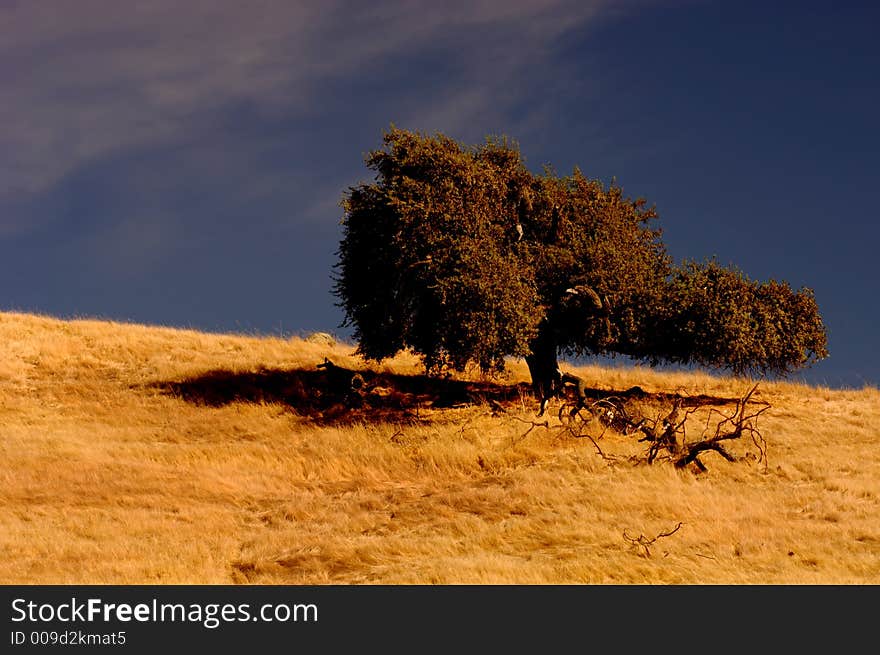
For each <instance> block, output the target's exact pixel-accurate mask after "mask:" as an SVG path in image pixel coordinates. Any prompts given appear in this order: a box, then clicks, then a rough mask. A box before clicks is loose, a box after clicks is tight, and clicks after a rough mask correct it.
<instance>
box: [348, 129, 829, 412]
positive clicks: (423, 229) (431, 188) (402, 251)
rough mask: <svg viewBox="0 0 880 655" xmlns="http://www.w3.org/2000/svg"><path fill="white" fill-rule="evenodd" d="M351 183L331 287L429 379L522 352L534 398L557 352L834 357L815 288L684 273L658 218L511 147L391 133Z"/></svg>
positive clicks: (385, 353) (369, 345)
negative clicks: (535, 166) (368, 175)
mask: <svg viewBox="0 0 880 655" xmlns="http://www.w3.org/2000/svg"><path fill="white" fill-rule="evenodd" d="M366 164H367V166H368V168H369V169H371V170H373V171H375V180H374V182H372V183H364V184H360V185H358V186H355V187H352V188H350V189H348V191H347V192H346V193H345V194H344V197H343V201H342V207H343V210H344V218H343V238H342V240H341V242H340V246H339V253H338V254H339V261H338V263H337V265H336V268H337V274H336V278H335V288H334V293H335V294H336V296H337V297H338V298H339V300H340V303H339V304H340V306H341V307H342V308H343V310H344V311H345V317H346V318H345V321H346V324H347V325H350V326H352V327H353V329H354V336H355V338H356V339H357V340H358V343H359V352H360V353H361V354H363V355H364V356H366V357H367V358H370V359H375V360H381V359H383V358H385V357H389V356H392V355H394V354H395V353H397V352H398V351H400V350H401V349H404V348H410V349H412V350H413V351H415V352H416V353H418V354H420V355H421V356H422V357H423V359H424V362H425V365H426V368H427V369H428V370H429V371H437V370H439V369H440V368H442V367H444V366H449V367H451V368H453V369H456V370H462V369H463V368H464V367H465V366H466V365H467V364H468V363H469V362H474V363H476V364H477V365H478V366H479V367H480V368H481V369H482V370H484V371H491V370H501V369H502V368H503V366H504V361H505V358H506V357H507V356H518V357H524V358H525V359H526V362H527V363H528V366H529V370H530V372H531V375H532V382H533V385H534V387H535V391H536V393H538V394H539V395H541V396H542V397H549V396H550V395H552V394H553V393H554V392H555V391H556V390H557V388H558V379H559V377H558V376H559V373H558V366H557V357H558V356H559V354H560V353H563V354H568V355H574V356H583V355H594V354H602V353H608V354H622V355H628V356H631V357H633V358H635V359H637V360H640V361H646V362H649V363H652V364H657V363H660V362H673V363H682V364H691V363H693V364H699V365H703V366H708V367H714V368H726V369H729V370H732V371H734V372H736V373H743V372H748V371H759V372H763V373H776V374H784V373H787V372H789V371H791V370H794V369H796V368H798V367H801V366H804V365H807V364H809V363H812V362H814V361H817V360H819V359H822V358H823V357H825V356H827V350H826V339H825V328H824V325H823V324H822V319H821V317H820V315H819V312H818V307H817V305H816V302H815V299H814V298H813V294H812V291H810V290H809V289H801V290H800V291H797V292H795V291H793V290H792V289H791V288H790V287H789V286H788V285H787V284H785V283H778V282H775V281H771V282H769V283H765V284H759V283H756V282H753V281H751V280H749V279H748V278H746V277H745V276H744V275H743V274H742V273H740V272H739V271H736V270H733V269H727V268H723V267H721V266H720V265H718V264H717V263H716V262H714V261H710V262H705V263H702V264H697V263H694V262H687V263H685V264H684V265H682V266H680V267H678V266H674V265H673V263H672V262H671V260H670V258H669V256H668V255H667V254H666V250H665V248H664V246H663V243H662V241H661V238H660V237H661V235H660V231H659V229H657V228H656V227H654V222H655V220H656V218H657V216H656V212H655V210H654V209H653V208H650V207H647V205H646V203H645V201H644V200H643V199H637V200H630V199H629V198H627V197H625V196H624V194H623V190H622V189H621V188H620V187H619V186H617V185H616V184H615V183H612V184H611V185H609V186H607V187H606V186H605V185H603V184H602V183H601V182H599V181H596V180H590V179H588V178H586V177H585V176H584V175H583V174H582V173H581V172H580V171H579V170H577V169H575V171H574V172H573V173H572V174H571V175H570V176H565V177H562V176H558V175H556V174H555V172H554V171H553V170H551V169H549V168H548V169H545V170H544V171H543V173H542V174H540V175H536V174H533V173H531V172H530V171H529V170H528V169H527V168H526V166H525V163H524V161H523V159H522V156H521V154H520V152H519V149H518V147H517V146H516V144H514V143H511V142H510V141H508V140H507V139H506V138H503V137H502V138H489V139H487V140H486V143H485V144H483V145H480V146H465V145H462V144H459V143H457V142H456V141H454V140H452V139H450V138H449V137H447V136H444V135H442V134H436V135H434V136H428V135H423V134H419V133H414V132H409V131H406V130H402V129H398V128H395V127H394V126H392V127H391V129H390V130H389V131H388V132H387V133H386V134H385V135H384V147H383V148H382V149H379V150H375V151H373V152H371V153H369V155H368V156H367V157H366Z"/></svg>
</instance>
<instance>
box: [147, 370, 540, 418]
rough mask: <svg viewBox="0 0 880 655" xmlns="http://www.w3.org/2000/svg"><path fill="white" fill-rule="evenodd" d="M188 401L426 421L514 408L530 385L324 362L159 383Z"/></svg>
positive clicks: (218, 372)
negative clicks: (449, 413)
mask: <svg viewBox="0 0 880 655" xmlns="http://www.w3.org/2000/svg"><path fill="white" fill-rule="evenodd" d="M154 386H155V387H156V388H159V389H161V390H162V391H163V392H165V393H167V394H169V395H173V396H175V397H178V398H181V399H183V400H185V401H187V402H190V403H194V404H197V405H203V406H208V407H221V406H224V405H228V404H230V403H234V402H252V403H280V404H283V405H286V406H288V407H290V408H291V409H292V410H293V411H295V412H296V413H297V414H299V415H301V416H304V417H307V418H309V419H311V420H313V421H315V422H316V423H320V424H325V425H326V424H340V423H355V422H372V423H378V422H385V423H399V422H412V421H418V420H424V416H423V415H422V414H423V413H425V412H426V411H427V410H433V409H448V408H454V407H466V406H471V405H482V404H488V405H494V406H499V405H512V404H513V403H514V402H519V401H520V399H521V398H523V396H524V395H525V396H529V395H530V389H529V387H528V385H525V384H517V385H504V384H496V383H492V382H467V381H462V380H452V379H446V378H436V377H429V376H426V375H401V374H395V373H379V372H375V371H370V370H353V369H347V368H344V367H341V366H337V365H335V364H332V363H331V362H329V361H328V360H325V362H324V363H323V364H320V365H319V367H318V368H317V369H302V368H297V369H264V370H260V371H257V372H249V373H236V372H233V371H227V370H215V371H209V372H207V373H204V374H202V375H198V376H196V377H192V378H187V379H184V380H180V381H169V382H159V383H156V384H155V385H154Z"/></svg>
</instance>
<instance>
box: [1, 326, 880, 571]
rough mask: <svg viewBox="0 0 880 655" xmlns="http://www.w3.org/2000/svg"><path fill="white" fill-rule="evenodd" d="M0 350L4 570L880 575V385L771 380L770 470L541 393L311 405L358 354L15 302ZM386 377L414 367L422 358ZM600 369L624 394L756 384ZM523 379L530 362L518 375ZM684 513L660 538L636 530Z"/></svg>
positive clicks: (514, 377) (731, 392) (739, 389)
mask: <svg viewBox="0 0 880 655" xmlns="http://www.w3.org/2000/svg"><path fill="white" fill-rule="evenodd" d="M0 344H2V346H0V348H2V353H3V357H2V358H0V457H2V461H3V466H2V468H0V583H230V582H243V583H244V582H247V583H294V584H299V583H309V584H312V583H316V584H322V583H426V582H438V583H453V582H455V583H457V582H469V583H508V582H510V583H513V582H516V583H878V582H880V452H878V450H880V449H878V448H877V446H878V442H880V427H878V426H880V392H878V391H877V390H876V389H870V388H867V389H863V390H856V391H832V390H828V389H821V388H812V387H806V386H799V385H793V384H783V383H768V384H762V385H761V387H760V393H761V398H762V400H765V401H768V402H770V403H771V404H772V409H771V410H770V411H769V412H768V413H767V414H766V415H765V416H762V417H761V420H762V425H761V428H762V431H763V433H764V436H765V437H766V438H767V442H768V458H769V466H768V467H766V468H765V467H764V466H759V465H757V464H756V463H755V462H752V463H751V464H749V463H747V462H737V463H728V462H726V461H724V460H722V459H721V458H720V457H716V456H714V455H708V456H706V457H705V463H706V464H707V465H708V467H709V471H708V472H707V473H702V474H698V473H696V472H694V471H692V470H690V469H688V470H683V471H678V470H675V469H673V468H672V467H671V466H670V465H668V464H662V463H657V464H654V465H653V466H647V465H640V466H635V465H632V464H629V463H627V462H625V461H623V462H621V463H619V464H614V465H610V464H609V463H608V462H606V461H605V460H604V459H603V458H601V457H600V456H599V455H598V454H597V451H596V448H595V447H594V445H593V444H592V443H591V442H590V441H589V440H587V439H575V438H572V437H571V436H570V435H568V434H566V433H565V432H564V431H563V430H561V429H559V428H557V427H556V425H557V422H556V419H555V409H554V411H552V412H551V413H550V414H551V416H552V417H553V418H551V419H550V423H549V425H550V427H549V428H544V427H536V428H534V429H532V430H531V431H529V432H528V433H526V432H527V431H528V428H529V427H531V424H530V423H529V422H530V421H533V420H537V419H535V416H534V403H533V401H532V400H531V399H529V398H526V397H523V398H522V400H518V399H517V398H518V395H517V394H518V391H517V390H516V388H515V387H509V388H508V391H511V393H510V394H509V395H508V396H507V398H506V400H505V401H504V402H505V406H506V407H507V409H508V411H507V412H506V413H501V414H499V415H497V416H493V415H492V412H491V411H490V407H489V406H488V405H486V404H474V405H467V404H462V403H452V405H453V406H452V407H450V408H447V409H442V410H440V409H436V408H434V409H431V408H429V407H427V406H425V407H421V405H420V404H419V403H415V405H412V404H411V405H410V406H409V407H408V408H407V409H406V410H405V411H403V410H401V412H400V414H399V415H398V416H394V415H392V414H389V415H383V416H379V417H371V416H366V415H364V416H360V415H359V418H360V419H361V420H358V421H355V422H353V423H351V422H348V421H345V420H336V419H338V418H340V414H339V413H338V412H337V414H332V413H328V412H329V409H330V407H329V404H327V406H326V407H323V408H318V409H316V408H315V407H312V408H311V411H310V412H303V411H301V408H300V407H298V406H297V405H296V404H295V403H292V402H290V400H289V399H290V398H293V397H295V394H296V393H297V389H299V393H305V392H308V391H309V390H308V389H305V390H304V389H303V385H306V384H307V383H308V381H309V380H311V379H312V378H311V377H309V376H310V375H312V371H314V370H315V366H316V364H318V363H320V362H322V361H323V359H324V357H329V358H330V359H331V360H332V361H333V362H335V363H336V364H339V365H344V366H348V367H351V368H364V366H365V365H364V364H363V362H361V361H359V360H358V359H356V358H355V357H354V356H353V353H352V349H351V348H350V347H348V346H344V345H335V346H333V345H328V344H324V345H322V344H320V343H310V342H307V341H304V340H301V339H292V340H282V339H279V338H254V337H246V336H232V335H213V334H204V333H199V332H195V331H186V330H174V329H168V328H157V327H145V326H139V325H127V324H118V323H110V322H100V321H85V320H84V321H60V320H55V319H50V318H45V317H38V316H32V315H24V314H13V313H0ZM383 368H384V370H385V372H386V373H391V372H393V373H397V374H415V373H417V372H418V364H417V361H416V360H414V359H412V358H407V357H399V358H397V359H395V360H393V361H391V362H389V363H388V366H387V367H383ZM579 374H580V375H581V376H583V377H584V379H585V380H587V381H588V382H589V383H590V384H591V385H593V386H595V387H597V388H600V389H608V390H621V389H626V388H628V387H630V386H632V385H636V384H638V385H640V386H641V387H643V388H644V389H645V390H646V391H674V390H679V391H684V392H686V393H688V394H701V393H705V394H714V395H722V396H733V397H738V396H740V395H742V393H743V392H744V391H745V390H746V389H747V387H748V383H747V382H746V381H743V380H732V379H723V378H715V377H710V376H706V375H699V374H693V375H690V374H687V375H686V374H674V375H673V374H660V373H656V372H653V371H650V370H643V369H627V370H622V369H608V370H604V369H601V368H597V367H587V368H582V369H580V371H579ZM365 375H366V374H365ZM399 379H401V380H402V379H406V380H410V379H411V378H402V377H401V378H399ZM412 379H413V380H415V378H412ZM525 379H526V376H525V370H524V368H523V367H522V366H521V365H520V364H517V363H514V364H513V366H512V367H511V378H510V380H509V381H508V383H510V384H512V383H513V382H515V381H520V380H525ZM450 384H452V383H450ZM206 385H207V386H206ZM297 385H299V386H297ZM497 388H499V389H502V387H497ZM206 389H207V390H208V391H210V394H208V393H207V392H206V391H205V390H206ZM193 390H197V391H200V393H201V392H204V393H202V395H201V396H198V395H195V396H194V395H193ZM291 394H293V395H291ZM314 397H315V398H317V396H314ZM411 397H416V396H411ZM390 406H391V405H389V407H390ZM316 407H317V406H316ZM319 409H320V410H321V411H319ZM337 409H338V408H337ZM323 410H328V411H323ZM341 418H343V419H344V418H345V416H344V412H343V413H342V415H341ZM540 420H541V421H543V420H544V419H540ZM524 421H525V422H524ZM598 443H600V444H601V446H602V449H603V451H605V452H613V453H615V454H619V455H621V456H622V457H625V456H627V455H632V454H638V453H640V452H643V451H644V444H640V443H638V442H637V441H636V439H635V437H633V436H629V437H625V436H623V435H620V434H614V433H611V432H606V433H605V434H604V435H603V436H602V439H601V441H599V442H598ZM679 522H681V523H682V524H683V525H682V527H681V528H680V530H678V531H677V532H676V533H675V534H673V535H670V536H669V537H664V538H661V539H658V540H657V541H656V542H655V543H654V544H653V545H652V546H651V548H650V551H649V552H648V551H646V549H643V548H640V547H638V546H634V545H633V544H632V543H630V542H628V541H627V540H626V539H624V537H623V533H624V531H626V532H627V534H628V535H629V536H631V537H634V536H638V535H644V536H645V537H646V538H651V537H654V536H656V535H657V534H659V533H661V532H664V531H669V530H670V529H671V528H673V527H675V526H676V525H677V524H678V523H679Z"/></svg>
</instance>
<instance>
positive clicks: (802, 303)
mask: <svg viewBox="0 0 880 655" xmlns="http://www.w3.org/2000/svg"><path fill="white" fill-rule="evenodd" d="M664 312H665V316H664V319H663V321H662V322H661V323H659V325H660V329H658V332H657V334H658V335H660V336H659V342H658V344H657V347H656V349H655V358H660V359H666V360H668V361H677V362H683V363H688V362H695V363H698V364H702V365H704V366H710V367H715V368H728V369H730V370H732V371H734V372H735V373H738V374H744V373H749V372H752V373H763V374H767V373H771V374H784V373H786V372H788V371H791V370H793V369H795V368H799V367H802V366H805V365H808V364H810V363H812V362H815V361H818V360H820V359H822V358H824V357H827V355H828V351H827V349H826V335H825V328H824V325H823V324H822V319H821V317H820V315H819V308H818V306H817V305H816V300H815V298H814V297H813V292H812V291H811V290H810V289H801V290H800V291H798V292H794V291H793V290H792V289H791V287H789V285H788V284H786V283H784V282H777V281H775V280H771V281H770V282H766V283H759V282H755V281H752V280H750V279H749V278H748V277H746V276H745V275H744V274H743V273H742V272H740V271H738V270H735V269H727V268H723V267H721V266H720V265H718V263H717V262H714V261H710V262H706V263H704V264H697V263H695V262H688V263H686V264H685V265H684V267H682V268H681V269H678V270H677V271H675V274H674V275H673V277H672V280H671V283H670V286H669V291H668V295H667V302H666V304H665V309H664Z"/></svg>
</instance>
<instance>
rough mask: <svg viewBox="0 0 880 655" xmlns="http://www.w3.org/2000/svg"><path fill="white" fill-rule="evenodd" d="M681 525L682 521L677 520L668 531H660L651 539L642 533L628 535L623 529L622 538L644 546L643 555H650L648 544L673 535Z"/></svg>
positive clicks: (637, 545) (635, 544)
mask: <svg viewBox="0 0 880 655" xmlns="http://www.w3.org/2000/svg"><path fill="white" fill-rule="evenodd" d="M682 525H683V523H682V522H681V521H679V522H678V525H676V526H675V527H674V528H673V529H672V530H670V531H669V532H661V533H660V534H658V535H657V536H656V537H653V538H651V539H649V538H648V537H646V536H645V535H643V534H640V535H639V536H638V537H630V536H629V535H628V534H627V533H626V530H624V531H623V538H624V539H625V540H626V541H628V542H629V543H631V544H632V545H633V546H636V547H641V548H644V549H645V556H646V557H650V556H651V548H650V546H651V545H653V544H654V542H656V541H657V540H658V539H663V538H664V537H669V536H671V535H674V534H675V533H676V532H678V530H679V528H681V526H682Z"/></svg>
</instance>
